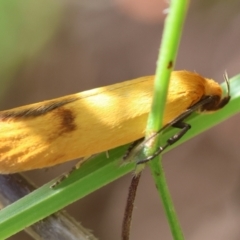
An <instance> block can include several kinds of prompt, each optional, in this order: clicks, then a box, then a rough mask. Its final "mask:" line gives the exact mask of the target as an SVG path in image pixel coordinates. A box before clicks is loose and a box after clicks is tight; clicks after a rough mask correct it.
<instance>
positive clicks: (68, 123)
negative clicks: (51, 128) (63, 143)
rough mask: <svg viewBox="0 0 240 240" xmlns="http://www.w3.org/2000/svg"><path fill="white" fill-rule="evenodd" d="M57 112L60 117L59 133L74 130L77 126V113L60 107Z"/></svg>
mask: <svg viewBox="0 0 240 240" xmlns="http://www.w3.org/2000/svg"><path fill="white" fill-rule="evenodd" d="M55 114H56V115H57V118H58V119H60V129H59V135H61V134H63V133H67V132H72V131H74V130H75V129H76V128H77V126H76V124H75V123H74V120H75V115H74V113H73V112H72V111H71V110H69V109H64V108H59V109H57V111H56V113H55Z"/></svg>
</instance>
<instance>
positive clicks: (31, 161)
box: [0, 71, 230, 174]
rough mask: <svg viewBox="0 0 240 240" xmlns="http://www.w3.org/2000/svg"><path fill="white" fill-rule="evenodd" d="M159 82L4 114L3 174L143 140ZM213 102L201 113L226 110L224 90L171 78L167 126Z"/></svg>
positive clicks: (182, 75) (132, 83)
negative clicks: (203, 101)
mask: <svg viewBox="0 0 240 240" xmlns="http://www.w3.org/2000/svg"><path fill="white" fill-rule="evenodd" d="M153 81H154V76H147V77H141V78H137V79H134V80H129V81H125V82H121V83H117V84H113V85H110V86H106V87H100V88H96V89H93V90H89V91H84V92H80V93H76V94H72V95H68V96H65V97H60V98H56V99H53V100H49V101H44V102H39V103H36V104H30V105H27V106H23V107H18V108H14V109H11V110H7V111H1V112H0V126H1V127H0V173H2V174H7V173H14V172H21V171H26V170H31V169H36V168H43V167H49V166H53V165H56V164H60V163H62V162H66V161H69V160H72V159H76V158H79V157H84V156H89V155H92V154H96V153H99V152H103V151H106V150H109V149H112V148H115V147H117V146H120V145H124V144H126V143H130V142H133V141H135V140H137V139H140V138H142V137H143V136H144V133H145V127H146V122H147V117H148V113H149V110H150V105H151V101H152V94H153ZM206 96H213V98H212V100H211V102H208V103H206V104H205V105H203V106H201V109H199V111H214V110H217V109H219V108H221V107H223V106H224V105H225V104H226V103H227V102H228V101H229V98H230V97H229V96H227V97H225V98H223V97H222V89H221V87H220V85H219V84H218V83H217V82H215V81H213V80H211V79H207V78H203V77H202V76H200V75H198V74H196V73H192V72H188V71H175V72H172V74H171V79H170V86H169V92H168V96H167V102H166V109H165V113H164V125H165V124H167V123H169V122H171V121H172V120H174V119H175V118H177V117H178V116H179V115H181V114H182V113H183V112H184V111H186V109H189V108H191V106H193V105H194V104H196V103H197V102H199V101H201V100H202V99H203V98H204V97H206Z"/></svg>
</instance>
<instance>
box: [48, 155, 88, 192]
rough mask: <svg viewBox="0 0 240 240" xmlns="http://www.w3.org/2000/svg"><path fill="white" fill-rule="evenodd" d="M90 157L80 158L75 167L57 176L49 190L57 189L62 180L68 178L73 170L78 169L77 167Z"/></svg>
mask: <svg viewBox="0 0 240 240" xmlns="http://www.w3.org/2000/svg"><path fill="white" fill-rule="evenodd" d="M89 158H90V157H84V158H81V159H80V160H79V161H78V162H77V164H76V165H75V166H73V167H72V169H70V170H69V171H68V172H66V173H63V174H62V175H60V176H59V178H58V179H57V180H56V181H55V182H54V183H53V184H52V185H51V186H50V188H55V187H57V186H58V185H59V184H60V183H61V182H62V181H63V180H65V179H66V178H68V176H69V175H70V174H71V173H72V172H74V171H75V170H77V169H79V167H80V166H81V165H82V164H83V163H84V162H85V161H86V160H88V159H89Z"/></svg>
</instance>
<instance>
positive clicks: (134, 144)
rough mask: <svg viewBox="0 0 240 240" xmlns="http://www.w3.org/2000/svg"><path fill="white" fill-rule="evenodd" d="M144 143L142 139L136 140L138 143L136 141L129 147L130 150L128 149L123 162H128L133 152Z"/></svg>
mask: <svg viewBox="0 0 240 240" xmlns="http://www.w3.org/2000/svg"><path fill="white" fill-rule="evenodd" d="M142 141H144V138H140V139H138V140H136V141H134V142H132V143H131V144H130V146H129V147H128V149H127V151H126V153H125V154H124V156H123V158H122V159H123V161H125V160H127V159H128V157H129V156H130V155H131V153H132V150H133V149H134V148H135V147H136V146H137V145H138V144H139V143H142Z"/></svg>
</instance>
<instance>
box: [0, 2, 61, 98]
mask: <svg viewBox="0 0 240 240" xmlns="http://www.w3.org/2000/svg"><path fill="white" fill-rule="evenodd" d="M61 12H62V4H61V3H60V2H59V1H55V0H41V1H32V0H21V1H17V0H8V1H6V0H0V83H1V88H0V96H1V95H2V93H3V92H4V89H5V88H6V86H7V85H8V84H7V82H8V80H9V79H11V78H12V76H13V75H14V73H15V71H16V70H17V69H18V67H19V66H20V64H22V63H23V62H24V61H26V60H30V59H31V57H33V56H34V55H36V53H38V52H39V51H40V50H41V49H42V47H43V46H44V45H45V44H46V43H47V42H48V41H49V40H50V39H51V38H52V37H53V35H54V33H56V30H57V26H58V25H59V24H58V23H59V20H60V18H61Z"/></svg>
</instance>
